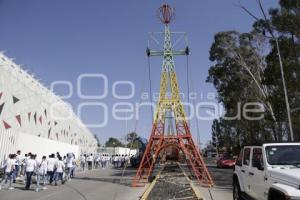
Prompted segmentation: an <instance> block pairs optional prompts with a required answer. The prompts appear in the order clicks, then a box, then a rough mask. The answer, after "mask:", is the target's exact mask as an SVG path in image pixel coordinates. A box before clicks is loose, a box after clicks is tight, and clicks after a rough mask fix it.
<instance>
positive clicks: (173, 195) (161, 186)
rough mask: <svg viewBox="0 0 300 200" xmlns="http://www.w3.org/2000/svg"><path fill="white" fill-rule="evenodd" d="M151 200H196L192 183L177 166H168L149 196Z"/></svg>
mask: <svg viewBox="0 0 300 200" xmlns="http://www.w3.org/2000/svg"><path fill="white" fill-rule="evenodd" d="M148 199H149V200H171V199H177V200H180V199H182V200H183V199H184V200H194V199H195V200H196V199H197V198H196V197H195V194H194V192H193V191H192V189H191V187H190V183H189V182H188V180H187V179H186V177H185V176H184V174H183V173H182V171H181V169H180V168H179V166H178V165H177V164H172V165H167V166H165V168H164V170H163V171H162V173H161V174H160V177H159V178H158V179H157V182H156V184H155V186H154V187H153V189H152V191H151V192H150V194H149V196H148Z"/></svg>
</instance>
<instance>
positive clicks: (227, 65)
mask: <svg viewBox="0 0 300 200" xmlns="http://www.w3.org/2000/svg"><path fill="white" fill-rule="evenodd" d="M263 42H264V41H263V40H262V39H261V38H260V37H259V36H258V35H257V33H256V32H251V33H238V32H236V31H227V32H220V33H217V34H216V35H215V41H214V43H213V44H212V46H211V49H210V60H211V61H213V62H214V65H213V66H211V67H210V69H209V76H208V78H207V82H211V83H213V84H214V86H215V88H216V89H217V92H218V100H219V102H221V103H222V104H223V106H224V108H225V110H226V113H225V116H224V118H226V119H228V120H229V118H230V122H222V123H224V124H226V126H231V128H227V129H226V130H227V132H229V133H230V134H233V133H236V134H237V133H239V134H240V136H241V138H240V139H241V140H243V141H247V142H248V143H257V142H258V141H262V140H263V141H270V140H271V138H272V137H276V133H277V131H276V128H275V124H276V123H275V122H276V119H275V118H274V114H273V113H274V112H273V108H272V105H270V103H269V102H268V101H267V96H268V88H266V87H265V86H264V85H263V84H262V74H263V70H264V68H265V66H264V63H265V62H264V55H262V54H261V53H260V52H261V51H262V50H261V49H260V48H262V46H263V45H262V43H263ZM248 102H259V103H261V104H262V105H263V106H264V108H265V110H267V111H268V112H267V113H265V114H266V117H265V118H264V119H263V120H259V121H251V120H247V119H245V118H243V117H242V118H234V117H233V116H236V114H237V113H239V109H240V107H241V106H243V105H244V104H245V103H248ZM255 116H256V114H253V116H252V117H255ZM222 121H224V120H222ZM264 125H265V126H264ZM233 136H234V135H233Z"/></svg>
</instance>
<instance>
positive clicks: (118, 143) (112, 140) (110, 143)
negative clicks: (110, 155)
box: [105, 137, 125, 147]
mask: <svg viewBox="0 0 300 200" xmlns="http://www.w3.org/2000/svg"><path fill="white" fill-rule="evenodd" d="M105 146H106V147H124V146H125V145H124V144H123V143H122V142H121V141H120V140H118V139H117V138H113V137H110V138H108V140H107V141H106V142H105Z"/></svg>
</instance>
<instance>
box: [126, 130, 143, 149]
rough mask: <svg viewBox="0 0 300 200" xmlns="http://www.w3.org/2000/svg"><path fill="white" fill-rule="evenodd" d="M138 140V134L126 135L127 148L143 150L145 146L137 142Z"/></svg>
mask: <svg viewBox="0 0 300 200" xmlns="http://www.w3.org/2000/svg"><path fill="white" fill-rule="evenodd" d="M138 138H139V136H138V134H137V133H136V132H131V133H128V134H127V135H126V141H127V147H128V148H131V149H139V148H141V147H142V146H143V145H142V144H141V142H140V141H139V140H137V139H138Z"/></svg>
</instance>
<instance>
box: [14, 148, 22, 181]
mask: <svg viewBox="0 0 300 200" xmlns="http://www.w3.org/2000/svg"><path fill="white" fill-rule="evenodd" d="M20 166H21V151H20V150H18V151H17V154H16V157H15V170H14V173H13V182H14V183H15V182H16V178H17V177H19V176H20Z"/></svg>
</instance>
